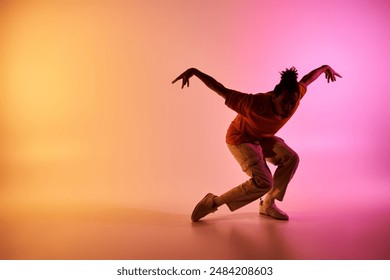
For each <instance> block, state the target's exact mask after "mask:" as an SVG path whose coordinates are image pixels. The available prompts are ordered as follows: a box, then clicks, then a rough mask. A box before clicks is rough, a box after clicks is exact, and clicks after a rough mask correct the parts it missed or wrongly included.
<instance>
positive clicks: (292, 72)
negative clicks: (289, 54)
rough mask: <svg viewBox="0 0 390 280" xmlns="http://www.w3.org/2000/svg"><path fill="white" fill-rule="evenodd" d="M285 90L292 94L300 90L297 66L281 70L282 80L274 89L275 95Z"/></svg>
mask: <svg viewBox="0 0 390 280" xmlns="http://www.w3.org/2000/svg"><path fill="white" fill-rule="evenodd" d="M283 90H286V91H287V92H288V93H291V94H293V93H294V92H299V86H298V71H297V69H295V67H291V68H290V69H288V68H286V70H284V71H282V72H280V82H279V84H277V85H276V86H275V89H274V94H275V96H278V95H280V94H281V93H282V91H283Z"/></svg>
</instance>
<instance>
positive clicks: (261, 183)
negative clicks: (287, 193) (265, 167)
mask: <svg viewBox="0 0 390 280" xmlns="http://www.w3.org/2000/svg"><path fill="white" fill-rule="evenodd" d="M252 182H253V184H254V185H255V186H256V187H257V188H259V189H261V190H262V191H269V190H270V189H271V188H272V185H273V182H272V180H267V179H264V178H261V177H259V176H254V177H252Z"/></svg>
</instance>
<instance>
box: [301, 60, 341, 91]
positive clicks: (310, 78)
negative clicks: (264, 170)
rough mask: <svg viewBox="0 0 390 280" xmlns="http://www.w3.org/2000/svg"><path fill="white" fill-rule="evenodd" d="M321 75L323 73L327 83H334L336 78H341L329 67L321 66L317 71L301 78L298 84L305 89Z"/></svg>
mask: <svg viewBox="0 0 390 280" xmlns="http://www.w3.org/2000/svg"><path fill="white" fill-rule="evenodd" d="M322 73H325V78H326V79H327V80H328V83H329V81H332V82H335V81H336V76H337V77H340V78H342V77H341V75H339V74H338V73H337V72H336V71H334V70H333V69H332V68H331V67H330V66H328V65H323V66H321V67H319V68H317V69H314V70H313V71H311V72H310V73H309V74H307V75H305V76H303V78H302V79H301V80H300V82H301V83H303V84H304V85H305V86H306V87H307V86H308V85H310V84H311V83H312V82H314V81H315V80H316V79H317V78H318V77H319V76H320V75H321V74H322Z"/></svg>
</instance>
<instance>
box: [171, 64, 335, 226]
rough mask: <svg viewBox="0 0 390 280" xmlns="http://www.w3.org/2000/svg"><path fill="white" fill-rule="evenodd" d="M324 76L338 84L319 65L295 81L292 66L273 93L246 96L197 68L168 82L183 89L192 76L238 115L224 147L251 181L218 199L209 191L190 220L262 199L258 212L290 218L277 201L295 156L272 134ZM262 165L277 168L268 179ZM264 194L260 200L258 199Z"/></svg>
mask: <svg viewBox="0 0 390 280" xmlns="http://www.w3.org/2000/svg"><path fill="white" fill-rule="evenodd" d="M322 73H324V74H325V78H326V79H327V80H328V83H329V81H332V82H334V81H336V76H337V77H340V78H341V76H340V75H339V74H338V73H336V72H335V71H334V70H333V69H332V68H331V67H329V66H328V65H323V66H321V67H319V68H317V69H315V70H313V71H311V72H310V73H308V74H307V75H305V76H304V77H303V78H302V79H301V80H300V81H299V82H298V81H297V78H298V73H297V70H296V69H295V68H294V67H292V68H290V69H286V70H285V71H283V72H281V80H280V82H279V84H278V85H276V86H275V88H274V90H273V91H270V92H267V93H258V94H246V93H242V92H238V91H235V90H231V89H227V88H226V87H224V86H223V85H222V84H221V83H219V82H218V81H216V80H215V79H214V78H213V77H210V76H209V75H207V74H205V73H203V72H201V71H199V70H198V69H195V68H190V69H188V70H186V71H185V72H184V73H183V74H181V75H180V76H179V77H177V78H176V79H175V80H174V81H173V82H172V83H175V82H177V81H178V80H182V88H183V87H184V86H185V85H187V87H188V86H189V84H190V83H189V80H190V78H191V77H192V76H196V77H197V78H198V79H200V80H201V81H202V82H203V83H204V84H205V85H206V86H208V87H209V88H210V89H211V90H213V91H214V92H216V93H217V94H218V95H220V96H221V97H222V98H224V99H225V104H226V105H227V106H228V107H229V108H231V109H232V110H234V111H236V112H237V113H238V114H237V117H236V118H235V119H234V120H233V122H232V123H231V125H230V126H229V129H228V131H227V134H226V143H227V146H228V148H229V150H230V151H231V153H232V154H233V156H234V157H235V158H236V160H237V161H238V163H239V164H240V165H241V168H242V170H243V171H244V172H245V173H246V174H248V175H249V176H250V179H249V180H247V181H246V182H244V183H242V184H241V185H239V186H237V187H235V188H233V189H231V190H229V191H227V192H225V193H224V194H222V195H220V196H216V195H214V194H212V193H208V194H207V195H206V196H205V197H204V198H203V199H202V200H201V201H200V202H199V203H198V204H197V205H196V207H195V209H194V211H193V213H192V215H191V219H192V221H194V222H196V221H199V220H200V219H201V218H203V217H205V216H206V215H208V214H210V213H213V212H215V211H216V210H217V208H218V207H220V206H221V205H223V204H226V205H227V206H228V207H229V209H230V210H231V211H234V210H237V209H238V208H240V207H242V206H244V205H247V204H248V203H251V202H253V201H255V200H257V199H260V210H259V212H260V214H264V215H268V216H270V217H273V218H275V219H280V220H288V219H289V217H288V215H287V214H286V213H285V212H284V211H282V210H281V209H279V208H278V207H277V206H276V204H275V200H278V201H282V200H283V198H284V195H285V193H286V189H287V185H288V184H289V182H290V180H291V179H292V177H293V175H294V173H295V171H296V169H297V167H298V163H299V158H298V155H297V153H295V152H294V151H293V150H292V149H291V148H290V147H289V146H287V144H286V143H285V142H284V141H283V139H281V138H279V137H277V136H275V134H276V133H277V132H278V131H279V130H280V129H281V128H282V127H283V126H284V125H285V124H286V122H287V121H288V120H289V119H290V118H291V116H292V115H293V114H294V112H295V111H296V109H297V108H298V105H299V102H300V100H301V99H302V97H303V96H304V95H305V93H306V88H307V86H308V85H310V84H311V83H312V82H313V81H315V80H316V79H317V78H318V77H319V76H320V75H321V74H322ZM266 161H268V162H270V163H272V164H274V165H276V166H277V168H276V170H275V173H274V176H272V174H271V171H270V170H269V168H268V166H267V163H266ZM263 196H265V198H264V200H263V199H262V197H263Z"/></svg>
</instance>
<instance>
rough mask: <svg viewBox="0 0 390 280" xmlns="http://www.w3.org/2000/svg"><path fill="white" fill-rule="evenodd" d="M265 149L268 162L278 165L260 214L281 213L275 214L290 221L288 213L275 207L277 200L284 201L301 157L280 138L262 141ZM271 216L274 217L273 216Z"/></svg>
mask: <svg viewBox="0 0 390 280" xmlns="http://www.w3.org/2000/svg"><path fill="white" fill-rule="evenodd" d="M260 144H261V145H262V147H263V151H264V156H265V158H266V160H267V161H269V162H271V163H272V164H274V165H276V166H277V168H276V170H275V174H274V177H273V180H274V185H273V187H272V189H271V190H270V191H269V192H268V193H267V195H266V197H265V199H264V201H263V202H261V205H260V212H261V211H262V210H263V212H265V213H263V214H267V213H266V212H270V213H271V212H275V211H276V212H279V214H278V213H276V212H275V213H274V214H275V215H276V216H277V217H274V218H279V219H288V216H287V214H286V213H284V212H283V211H281V210H280V209H278V208H277V207H276V205H275V200H279V201H282V200H283V198H284V196H285V194H286V190H287V186H288V184H289V182H290V181H291V179H292V177H293V176H294V174H295V171H296V170H297V167H298V164H299V157H298V155H297V153H296V152H294V150H292V149H291V148H290V147H289V146H288V145H287V144H286V143H285V142H284V141H283V139H281V138H279V137H272V138H265V139H262V140H261V141H260ZM267 207H271V208H272V207H273V208H275V211H273V210H272V209H268V210H269V211H266V208H267ZM270 216H273V215H272V214H271V215H270Z"/></svg>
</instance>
